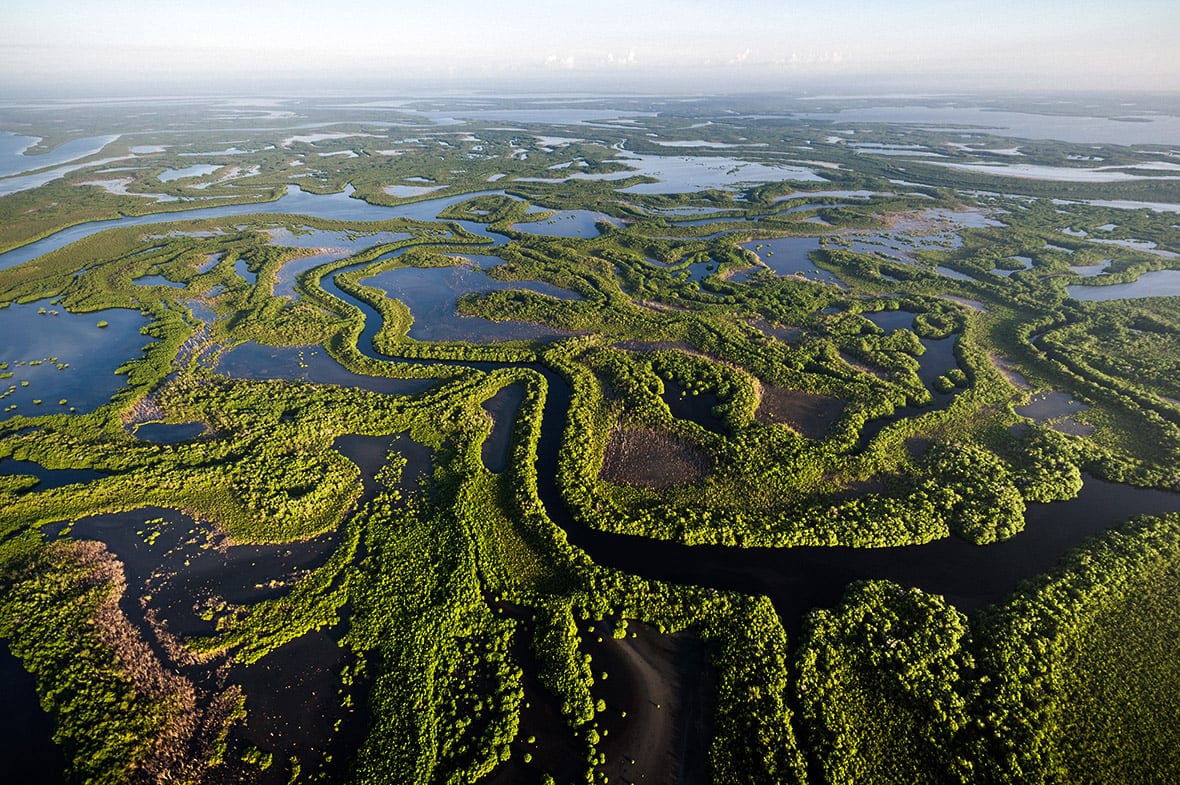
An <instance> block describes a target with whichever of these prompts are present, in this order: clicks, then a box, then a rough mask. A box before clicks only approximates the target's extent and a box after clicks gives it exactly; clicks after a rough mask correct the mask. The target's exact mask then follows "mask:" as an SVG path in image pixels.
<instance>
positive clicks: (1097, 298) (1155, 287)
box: [1065, 270, 1180, 302]
mask: <svg viewBox="0 0 1180 785" xmlns="http://www.w3.org/2000/svg"><path fill="white" fill-rule="evenodd" d="M1065 290H1066V291H1067V292H1068V293H1069V296H1070V297H1072V298H1074V299H1075V300H1082V301H1084V302H1102V301H1106V300H1132V299H1139V298H1142V297H1175V296H1176V295H1180V270H1156V271H1154V272H1150V273H1144V274H1143V275H1141V276H1139V279H1138V280H1136V281H1132V282H1131V283H1116V284H1111V285H1110V286H1084V285H1082V284H1074V285H1073V286H1067V287H1065Z"/></svg>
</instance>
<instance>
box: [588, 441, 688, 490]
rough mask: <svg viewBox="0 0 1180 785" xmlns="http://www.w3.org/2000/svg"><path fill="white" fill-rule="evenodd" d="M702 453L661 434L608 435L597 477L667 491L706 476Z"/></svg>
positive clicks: (621, 483) (616, 482)
mask: <svg viewBox="0 0 1180 785" xmlns="http://www.w3.org/2000/svg"><path fill="white" fill-rule="evenodd" d="M709 468H710V461H709V456H708V455H707V454H706V453H705V451H704V450H702V449H700V448H699V447H695V446H694V445H692V444H689V443H688V442H686V441H684V440H682V439H678V438H676V437H675V436H672V435H671V434H668V433H664V432H662V431H651V430H647V429H645V428H624V429H619V430H616V431H615V432H614V433H612V434H611V437H610V441H608V442H607V444H606V454H605V456H604V457H603V461H602V471H601V472H600V473H599V477H601V478H602V479H604V480H606V481H607V482H613V483H615V484H616V485H634V486H637V487H640V488H656V489H660V488H670V487H672V486H674V485H688V484H691V483H695V482H700V481H701V480H703V479H705V477H706V476H708V474H709Z"/></svg>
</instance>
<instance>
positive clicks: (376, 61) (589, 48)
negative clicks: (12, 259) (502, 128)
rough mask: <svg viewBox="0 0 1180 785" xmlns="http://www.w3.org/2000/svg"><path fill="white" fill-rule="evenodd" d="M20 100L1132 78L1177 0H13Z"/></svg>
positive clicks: (1085, 82) (1171, 19)
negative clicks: (579, 0) (1114, 2)
mask: <svg viewBox="0 0 1180 785" xmlns="http://www.w3.org/2000/svg"><path fill="white" fill-rule="evenodd" d="M4 16H5V18H4V25H3V29H2V30H0V85H2V86H3V89H4V90H5V92H7V93H9V94H24V95H36V94H42V95H43V94H44V93H45V92H46V91H53V92H54V93H55V94H60V93H67V94H79V93H81V92H86V93H91V94H94V93H97V94H104V95H105V94H117V95H126V94H129V93H152V94H158V93H159V91H161V90H169V91H172V90H205V91H210V90H212V91H218V90H227V89H228V90H234V91H239V90H246V91H249V90H259V89H261V90H270V89H283V90H294V91H296V92H299V93H301V94H306V92H307V91H308V90H320V91H323V90H330V91H338V90H354V89H360V90H373V89H374V88H380V89H384V90H388V89H390V88H394V89H399V90H405V89H412V90H415V91H421V90H423V89H435V90H437V89H471V88H473V87H475V88H480V89H489V88H491V89H522V88H528V89H538V88H540V89H552V88H564V89H570V88H575V89H580V90H581V89H592V90H600V91H618V90H622V91H628V92H632V91H635V90H658V91H673V92H699V91H701V90H713V91H715V90H726V91H733V90H738V91H744V90H767V89H789V90H792V91H796V92H799V93H812V94H814V93H816V92H823V91H827V90H833V89H835V90H843V91H848V90H854V91H855V90H871V91H874V92H881V91H883V90H903V91H906V92H913V91H915V90H919V91H920V90H940V91H947V90H950V91H964V90H1022V91H1023V90H1067V91H1077V90H1133V91H1153V90H1154V91H1170V90H1175V89H1176V84H1177V78H1178V77H1180V59H1178V58H1180V55H1178V54H1177V50H1176V47H1175V45H1174V36H1175V33H1176V31H1177V30H1180V8H1178V7H1177V5H1176V4H1175V3H1171V2H1168V1H1167V0H1131V1H1130V2H1125V3H1120V4H1118V6H1117V7H1112V6H1111V4H1110V3H1105V2H1097V1H1096V0H1081V1H1080V2H1071V1H1067V0H1047V1H1046V2H1037V3H1022V2H1007V1H1006V2H998V3H996V2H977V1H976V2H935V1H934V0H920V1H919V2H907V3H856V2H848V1H847V0H839V1H838V2H832V3H824V4H819V5H817V4H815V3H810V2H796V1H792V2H772V1H771V0H738V1H737V2H726V3H714V2H702V0H683V1H682V0H655V1H654V2H645V3H628V2H622V0H606V1H605V2H597V3H593V4H576V3H567V2H560V3H540V4H538V3H526V2H521V0H508V1H507V2H500V3H470V2H441V3H434V4H429V3H388V2H380V1H379V0H361V1H360V2H353V3H349V4H347V5H345V6H339V5H331V4H324V3H313V2H308V1H307V0H295V1H288V2H281V1H280V0H260V1H259V2H253V3H237V2H231V1H230V0H210V1H209V2H203V3H197V4H194V3H183V2H174V1H173V0H166V1H165V2H157V3H151V4H147V5H145V4H143V3H135V2H130V1H129V0H110V2H103V3H91V2H84V1H83V0H47V2H41V3H30V2H23V1H22V2H11V3H8V4H7V5H6V7H5V14H4Z"/></svg>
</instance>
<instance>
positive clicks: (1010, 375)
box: [987, 352, 1032, 390]
mask: <svg viewBox="0 0 1180 785" xmlns="http://www.w3.org/2000/svg"><path fill="white" fill-rule="evenodd" d="M987 359H988V360H989V361H990V362H991V364H992V365H993V366H995V368H996V370H997V371H999V372H1000V373H1002V374H1003V375H1004V378H1005V379H1007V380H1008V382H1009V383H1010V384H1011V385H1012V386H1013V387H1015V388H1016V389H1017V390H1031V389H1032V385H1031V384H1029V383H1028V379H1025V378H1024V375H1023V374H1022V373H1020V371H1018V370H1016V364H1015V363H1013V362H1012V361H1011V360H1008V359H1006V358H1004V357H1001V356H1000V355H998V354H996V353H995V352H988V355H987Z"/></svg>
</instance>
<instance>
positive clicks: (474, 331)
mask: <svg viewBox="0 0 1180 785" xmlns="http://www.w3.org/2000/svg"><path fill="white" fill-rule="evenodd" d="M364 283H365V284H366V285H367V286H374V287H377V288H379V289H382V290H383V291H385V292H386V294H387V295H388V296H389V297H391V298H393V299H395V300H401V301H402V302H403V303H405V304H406V306H407V307H409V309H410V315H411V316H413V317H414V323H413V324H412V325H411V326H410V332H409V337H410V338H413V339H414V340H418V341H472V342H475V343H488V342H492V341H506V340H538V339H543V338H552V337H555V336H558V335H562V334H563V333H561V332H559V331H557V330H554V329H553V328H551V327H547V326H545V325H540V324H526V323H523V322H493V321H490V320H488V319H482V318H479V317H476V316H464V315H462V314H459V313H457V312H456V310H455V309H456V307H457V306H458V302H459V298H460V297H462V296H463V295H465V294H476V293H482V292H490V291H495V290H504V289H518V290H527V291H531V292H536V293H538V294H543V295H548V296H549V297H555V298H558V299H561V300H575V299H581V297H580V296H579V295H578V294H576V293H574V292H571V291H569V290H568V289H561V288H559V287H557V286H553V285H552V284H547V283H542V282H540V281H497V280H495V279H493V278H489V277H488V276H487V274H486V273H484V272H483V271H482V270H480V269H478V268H475V267H472V266H470V265H459V266H455V267H404V268H400V269H397V270H387V271H386V272H383V273H378V274H377V275H374V276H372V277H370V278H366V279H365V280H364Z"/></svg>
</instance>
